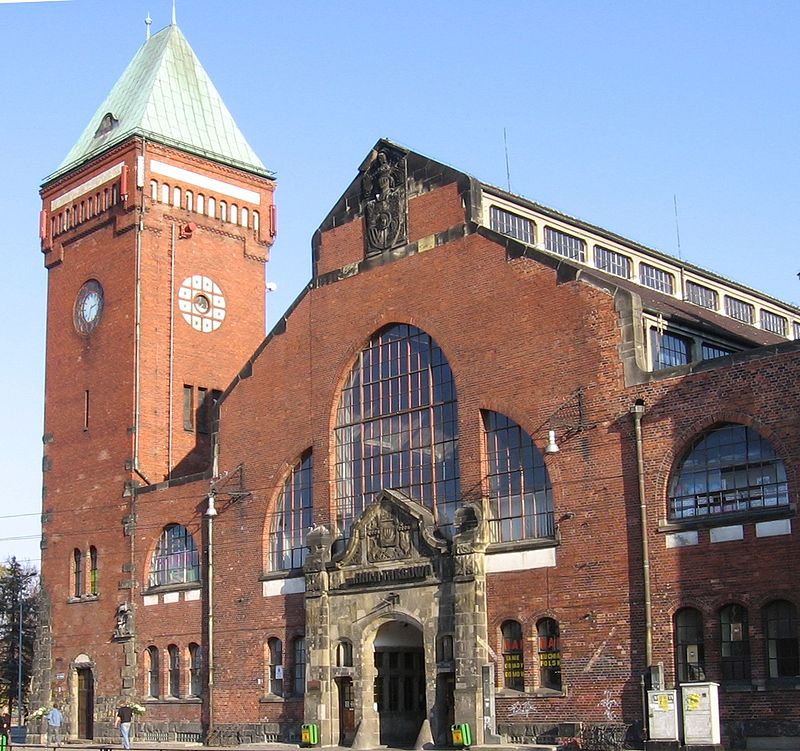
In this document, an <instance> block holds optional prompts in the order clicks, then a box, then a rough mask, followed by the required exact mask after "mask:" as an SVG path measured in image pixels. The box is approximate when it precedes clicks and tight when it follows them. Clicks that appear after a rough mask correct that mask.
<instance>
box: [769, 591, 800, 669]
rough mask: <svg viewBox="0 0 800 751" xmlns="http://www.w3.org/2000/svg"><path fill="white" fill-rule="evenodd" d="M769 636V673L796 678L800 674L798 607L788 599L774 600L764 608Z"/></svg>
mask: <svg viewBox="0 0 800 751" xmlns="http://www.w3.org/2000/svg"><path fill="white" fill-rule="evenodd" d="M764 630H765V632H766V636H767V644H766V646H767V675H769V677H770V678H790V677H791V678H794V677H796V676H798V675H800V649H798V633H797V608H796V607H795V605H794V604H793V603H791V602H789V601H788V600H774V601H773V602H771V603H769V604H768V605H767V606H766V607H765V608H764Z"/></svg>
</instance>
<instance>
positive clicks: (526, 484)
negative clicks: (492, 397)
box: [483, 410, 555, 542]
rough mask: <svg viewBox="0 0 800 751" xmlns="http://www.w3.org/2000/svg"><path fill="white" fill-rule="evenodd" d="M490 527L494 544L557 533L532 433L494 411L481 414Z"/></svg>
mask: <svg viewBox="0 0 800 751" xmlns="http://www.w3.org/2000/svg"><path fill="white" fill-rule="evenodd" d="M483 425H484V430H485V437H486V459H487V466H488V470H489V471H488V478H487V479H488V483H489V504H490V508H491V520H490V528H491V531H492V539H493V540H494V541H495V542H510V541H513V540H528V539H536V538H552V537H555V524H554V521H553V492H552V487H551V485H550V477H549V475H548V473H547V467H545V464H544V458H543V457H542V454H541V452H540V451H539V449H538V448H537V447H536V445H535V444H534V442H533V440H532V439H531V437H530V435H528V433H526V432H525V431H524V430H522V428H521V427H520V426H519V425H517V423H515V422H514V421H513V420H510V419H509V418H508V417H506V416H505V415H501V414H500V413H498V412H490V411H488V410H486V411H484V412H483Z"/></svg>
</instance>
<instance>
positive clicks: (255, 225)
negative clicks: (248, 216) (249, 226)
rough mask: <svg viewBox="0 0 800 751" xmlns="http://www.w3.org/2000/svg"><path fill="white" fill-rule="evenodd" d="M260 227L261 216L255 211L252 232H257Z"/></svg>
mask: <svg viewBox="0 0 800 751" xmlns="http://www.w3.org/2000/svg"><path fill="white" fill-rule="evenodd" d="M260 227H261V214H259V213H258V212H257V211H253V231H254V232H258V230H259V229H260Z"/></svg>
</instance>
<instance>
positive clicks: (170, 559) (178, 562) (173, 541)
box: [150, 524, 200, 587]
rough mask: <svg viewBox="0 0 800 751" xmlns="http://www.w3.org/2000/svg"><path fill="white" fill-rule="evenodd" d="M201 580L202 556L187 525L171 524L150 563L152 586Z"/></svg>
mask: <svg viewBox="0 0 800 751" xmlns="http://www.w3.org/2000/svg"><path fill="white" fill-rule="evenodd" d="M199 580H200V557H199V555H198V553H197V548H196V547H195V544H194V539H193V538H192V535H191V534H190V532H189V530H188V529H186V527H182V526H181V525H180V524H170V525H169V526H168V527H166V528H165V529H164V531H163V532H162V533H161V537H160V539H159V541H158V545H157V546H156V552H155V554H154V555H153V561H152V563H151V565H150V586H151V587H160V586H164V585H167V584H187V583H190V582H196V581H199Z"/></svg>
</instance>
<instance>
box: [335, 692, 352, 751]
mask: <svg viewBox="0 0 800 751" xmlns="http://www.w3.org/2000/svg"><path fill="white" fill-rule="evenodd" d="M336 683H337V685H338V687H339V745H340V746H351V745H352V744H353V738H354V737H355V729H356V713H355V705H354V704H353V679H352V678H338V679H337V681H336Z"/></svg>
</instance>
